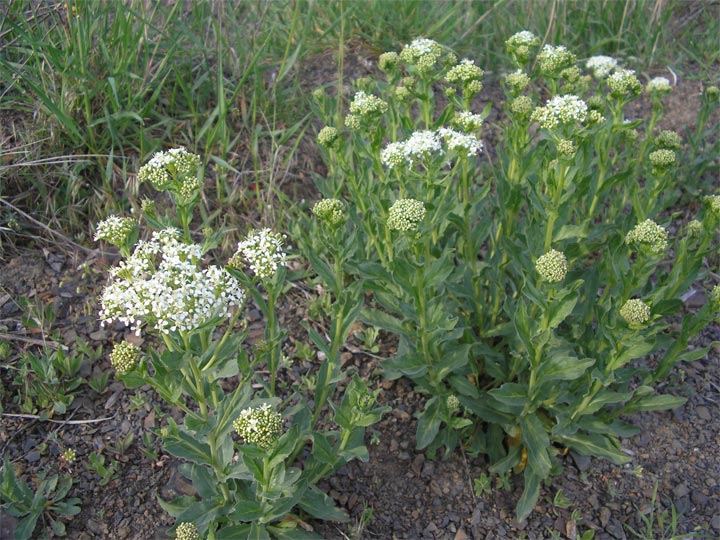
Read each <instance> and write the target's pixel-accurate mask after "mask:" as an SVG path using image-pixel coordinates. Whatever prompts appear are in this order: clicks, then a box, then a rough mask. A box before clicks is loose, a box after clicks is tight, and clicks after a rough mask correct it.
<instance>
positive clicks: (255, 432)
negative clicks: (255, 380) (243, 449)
mask: <svg viewBox="0 0 720 540" xmlns="http://www.w3.org/2000/svg"><path fill="white" fill-rule="evenodd" d="M282 427H283V418H282V415H281V414H280V413H279V412H275V411H274V410H272V407H271V406H270V404H269V403H264V404H263V405H260V407H257V408H252V407H250V408H247V409H244V410H243V411H241V412H240V416H238V417H237V418H236V419H235V420H234V421H233V428H235V431H236V432H237V434H238V435H240V436H241V437H242V438H243V440H244V441H245V444H254V445H255V446H257V447H259V448H262V449H264V450H268V449H270V448H272V447H273V445H274V444H275V442H276V441H277V440H278V438H279V437H280V434H281V433H282Z"/></svg>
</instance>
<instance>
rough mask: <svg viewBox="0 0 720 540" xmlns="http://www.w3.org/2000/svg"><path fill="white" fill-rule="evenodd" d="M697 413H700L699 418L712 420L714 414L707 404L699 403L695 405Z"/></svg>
mask: <svg viewBox="0 0 720 540" xmlns="http://www.w3.org/2000/svg"><path fill="white" fill-rule="evenodd" d="M695 414H697V415H698V418H700V419H701V420H711V419H712V416H711V415H710V410H709V409H708V408H707V407H706V406H705V405H698V406H697V407H695Z"/></svg>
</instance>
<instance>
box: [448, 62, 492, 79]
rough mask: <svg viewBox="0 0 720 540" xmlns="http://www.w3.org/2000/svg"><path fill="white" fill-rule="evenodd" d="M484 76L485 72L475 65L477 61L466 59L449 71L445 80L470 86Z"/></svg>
mask: <svg viewBox="0 0 720 540" xmlns="http://www.w3.org/2000/svg"><path fill="white" fill-rule="evenodd" d="M483 75H485V72H484V71H483V70H482V69H481V68H479V67H478V66H476V65H475V61H473V60H470V59H468V58H464V59H463V60H461V61H460V63H459V64H457V65H456V66H453V67H451V68H450V69H449V70H448V72H447V74H446V75H445V80H446V81H447V82H449V83H453V84H456V83H462V84H468V83H470V82H471V81H478V80H480V79H482V78H483Z"/></svg>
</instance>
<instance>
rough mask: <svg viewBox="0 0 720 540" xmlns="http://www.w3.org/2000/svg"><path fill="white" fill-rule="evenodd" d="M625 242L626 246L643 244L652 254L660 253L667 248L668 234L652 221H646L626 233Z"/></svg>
mask: <svg viewBox="0 0 720 540" xmlns="http://www.w3.org/2000/svg"><path fill="white" fill-rule="evenodd" d="M625 242H626V243H628V244H645V245H647V246H649V247H650V250H651V251H652V252H654V253H662V252H663V251H665V249H667V246H668V234H667V231H666V230H665V228H664V227H661V226H660V225H658V224H657V223H655V222H654V221H653V220H652V219H646V220H645V221H643V222H642V223H638V224H637V225H636V226H635V228H634V229H633V230H632V231H630V232H629V233H627V235H626V236H625Z"/></svg>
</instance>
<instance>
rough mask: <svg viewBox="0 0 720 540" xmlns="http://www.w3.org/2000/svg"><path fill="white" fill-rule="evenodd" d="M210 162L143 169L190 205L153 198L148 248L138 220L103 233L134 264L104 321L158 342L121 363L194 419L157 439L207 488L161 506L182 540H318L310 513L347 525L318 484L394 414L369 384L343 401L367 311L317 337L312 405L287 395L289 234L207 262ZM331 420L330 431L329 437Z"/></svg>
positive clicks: (121, 352) (133, 382) (356, 454)
mask: <svg viewBox="0 0 720 540" xmlns="http://www.w3.org/2000/svg"><path fill="white" fill-rule="evenodd" d="M199 167H200V158H199V156H196V155H194V154H190V153H188V152H187V151H185V150H184V149H177V150H170V151H169V152H163V153H160V154H158V155H156V156H155V157H153V158H152V159H151V160H150V162H148V164H147V165H145V166H144V167H143V168H142V169H141V170H140V174H139V175H138V176H139V178H140V180H141V181H148V182H149V183H150V184H151V185H152V187H154V188H155V189H158V190H161V191H167V192H168V193H169V194H170V197H171V199H172V201H173V203H174V207H175V208H176V209H177V210H178V212H177V214H172V213H170V214H169V215H165V216H158V215H156V212H155V207H154V205H153V204H151V203H148V202H145V203H144V204H143V212H141V216H142V217H141V221H142V222H145V224H147V226H148V228H150V229H152V228H155V229H156V230H154V231H153V232H152V233H151V235H150V237H149V239H141V240H137V238H138V231H139V228H140V223H138V222H137V221H135V220H129V219H128V218H117V217H114V218H111V219H108V220H106V221H104V222H103V223H101V224H100V225H99V226H98V233H97V238H98V239H101V240H105V241H108V242H110V243H112V244H113V245H116V246H118V247H120V249H121V252H122V254H123V255H124V259H123V260H122V261H121V262H120V263H119V264H118V265H117V266H115V267H114V268H112V269H111V270H110V282H109V283H108V285H107V286H106V287H105V289H104V291H103V293H102V297H101V310H100V318H101V320H102V322H103V324H111V323H114V322H119V323H121V324H124V325H125V326H127V327H129V329H130V330H131V331H132V333H133V334H135V335H136V336H139V335H141V334H145V335H146V336H148V337H149V340H146V342H147V343H149V345H148V346H147V347H145V350H144V351H143V350H142V349H141V347H140V346H138V345H136V344H135V342H134V341H133V340H132V339H128V340H126V341H123V342H121V343H118V344H116V345H115V348H114V349H113V351H112V353H111V355H110V362H111V364H112V367H113V368H114V369H115V371H116V374H117V376H118V378H120V379H121V380H122V381H123V382H124V383H125V384H126V385H127V386H128V387H137V386H140V385H143V384H148V385H150V386H151V387H152V388H153V389H154V390H155V391H156V392H157V393H158V394H159V395H160V397H161V398H162V399H163V400H164V401H166V402H167V403H168V404H169V405H171V406H173V407H176V408H177V409H178V410H179V411H181V412H182V421H180V422H176V421H175V420H173V419H168V421H167V425H166V426H164V427H162V428H160V429H159V430H158V434H159V435H160V437H161V438H162V441H163V446H164V449H165V450H166V451H167V452H168V453H170V454H172V455H173V456H176V457H177V458H179V459H181V460H182V461H183V463H182V464H181V465H180V467H179V471H180V473H181V474H182V475H184V476H185V477H186V478H187V479H188V480H190V481H191V482H192V484H193V486H194V487H195V489H196V491H197V494H196V495H195V496H182V497H179V498H177V499H175V500H174V501H160V502H161V505H162V506H163V508H165V510H166V511H168V512H169V513H170V514H171V515H173V516H174V517H176V519H177V523H176V527H175V531H174V532H175V535H176V538H178V539H183V540H196V539H198V538H209V539H214V538H253V539H254V538H270V537H275V538H283V539H293V538H304V539H305V538H313V536H312V534H311V533H309V532H308V530H307V529H308V528H309V525H307V524H305V523H304V522H303V517H304V516H305V515H308V516H310V517H313V518H318V519H330V520H345V519H347V516H346V514H345V513H344V511H342V510H340V509H338V508H336V507H335V505H334V503H333V501H332V499H331V498H330V497H328V496H327V495H326V494H324V493H323V492H322V491H320V489H318V487H317V483H318V481H319V480H321V479H322V478H324V477H325V476H327V475H328V474H331V473H332V472H334V471H335V470H337V469H338V468H339V467H341V466H342V465H343V464H344V463H346V462H348V461H350V460H352V459H363V460H367V457H368V456H367V449H366V448H365V446H364V442H363V438H364V431H365V428H366V427H367V426H370V425H372V424H373V423H374V422H376V421H378V420H379V418H380V416H381V415H382V413H383V412H384V408H382V407H378V406H376V404H375V402H376V400H375V397H376V393H373V392H370V391H369V390H368V388H367V385H366V384H365V383H363V382H361V381H360V380H359V379H357V378H353V379H352V380H351V381H350V382H349V384H347V387H346V389H345V392H344V395H343V396H342V397H341V399H340V400H338V401H334V400H333V399H332V398H333V390H334V389H335V387H336V386H337V384H338V383H339V382H340V381H343V380H345V379H347V373H345V372H344V371H343V370H342V369H341V366H340V347H341V346H342V344H343V343H344V341H345V339H346V337H347V335H348V332H349V328H350V326H351V324H352V323H353V321H354V319H355V317H356V316H357V313H358V308H357V307H355V308H353V309H347V308H346V307H345V306H343V309H339V310H338V313H339V316H340V317H342V319H335V320H334V321H333V325H334V328H335V329H336V330H335V331H334V332H333V333H332V335H331V339H330V342H329V343H328V342H327V341H326V340H325V339H324V338H322V337H321V336H320V335H318V334H317V333H314V335H313V340H314V342H315V344H316V346H317V347H318V348H319V349H321V350H322V351H323V352H324V353H325V354H324V360H323V362H322V365H321V366H320V368H319V372H318V375H317V384H316V386H315V392H314V395H313V396H312V398H309V397H308V396H305V395H302V394H300V393H299V392H290V393H288V394H286V395H283V394H281V393H279V391H278V385H277V384H276V382H277V376H278V372H279V370H280V369H281V364H282V359H283V356H282V347H283V340H284V337H285V333H284V331H283V330H282V328H281V326H280V321H279V319H278V317H277V309H278V306H277V303H278V301H279V299H280V297H281V294H282V291H283V290H284V289H285V287H286V283H287V280H288V279H289V278H288V270H287V266H286V263H287V259H288V256H287V254H286V248H285V246H284V240H285V237H284V235H281V234H278V233H275V232H273V231H271V230H270V229H261V230H257V231H256V230H252V231H249V233H248V234H247V237H246V238H245V239H244V240H243V241H241V242H240V243H239V244H238V249H237V252H236V253H235V254H234V255H233V256H232V257H231V258H230V260H229V261H228V263H227V264H226V265H225V266H216V265H212V264H206V259H207V258H208V257H209V252H208V248H209V246H210V245H211V243H212V241H211V239H208V237H207V236H206V237H205V239H204V242H203V243H202V244H197V243H194V242H193V240H192V237H193V234H192V232H191V227H190V225H191V222H192V215H193V210H194V208H195V206H196V204H197V201H198V199H199V197H198V195H199V191H200V189H201V188H202V182H201V181H200V180H199V178H200V171H199ZM331 213H332V212H331ZM177 226H179V228H178V227H177ZM205 232H208V231H205ZM250 301H254V302H255V304H256V305H257V306H258V307H259V309H260V310H261V312H262V313H263V315H264V318H265V322H266V327H265V335H264V339H263V340H262V342H261V343H258V344H256V346H255V347H254V348H253V349H252V350H251V349H250V348H248V347H247V346H246V344H245V340H246V338H247V336H248V329H247V325H246V323H245V321H244V314H245V311H246V310H245V308H246V305H247V304H248V302H250ZM356 304H357V302H356ZM130 338H132V336H130ZM158 340H159V342H158ZM261 367H262V368H264V369H262V371H261V370H260V368H261ZM327 405H329V406H330V410H329V411H327V410H326V406H327ZM321 418H322V419H323V420H324V421H323V425H327V426H330V428H326V429H321V428H320V420H321ZM333 425H334V426H336V427H335V428H334V429H333V428H332V426H333ZM233 434H235V435H233ZM300 525H303V526H304V527H305V528H302V527H300Z"/></svg>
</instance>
